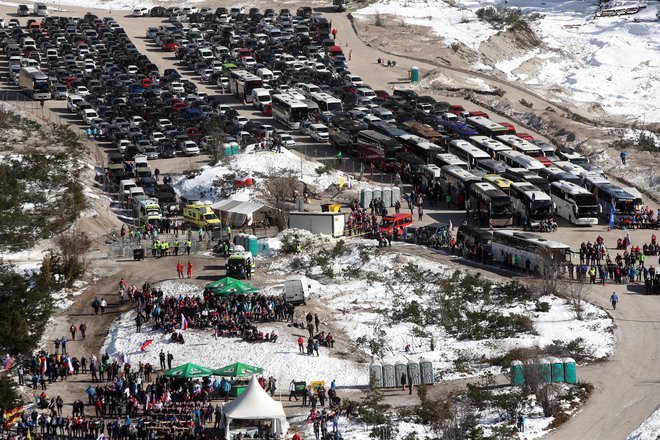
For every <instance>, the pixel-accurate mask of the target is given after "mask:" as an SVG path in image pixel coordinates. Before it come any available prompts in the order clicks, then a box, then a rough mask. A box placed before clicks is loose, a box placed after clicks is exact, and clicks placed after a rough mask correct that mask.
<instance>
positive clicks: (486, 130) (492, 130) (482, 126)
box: [466, 116, 509, 137]
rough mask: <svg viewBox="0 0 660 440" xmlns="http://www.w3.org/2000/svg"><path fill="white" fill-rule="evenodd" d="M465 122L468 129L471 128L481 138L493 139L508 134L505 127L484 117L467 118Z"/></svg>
mask: <svg viewBox="0 0 660 440" xmlns="http://www.w3.org/2000/svg"><path fill="white" fill-rule="evenodd" d="M466 121H467V123H468V125H469V126H470V127H473V128H474V129H475V130H477V131H478V132H479V134H481V135H483V136H488V137H495V136H499V135H503V134H506V133H508V132H509V129H508V128H507V127H504V126H503V125H500V124H498V123H497V122H493V121H491V120H490V119H488V118H486V117H484V116H468V117H467V118H466Z"/></svg>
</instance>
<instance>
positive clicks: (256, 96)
mask: <svg viewBox="0 0 660 440" xmlns="http://www.w3.org/2000/svg"><path fill="white" fill-rule="evenodd" d="M271 102H272V98H271V96H270V92H268V90H267V89H263V88H256V89H252V105H253V106H254V107H256V108H258V109H259V110H263V108H264V106H265V105H268V104H270V103H271Z"/></svg>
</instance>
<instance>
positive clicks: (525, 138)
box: [516, 133, 534, 141]
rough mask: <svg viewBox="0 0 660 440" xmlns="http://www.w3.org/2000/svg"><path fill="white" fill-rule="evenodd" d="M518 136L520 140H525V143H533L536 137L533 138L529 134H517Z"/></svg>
mask: <svg viewBox="0 0 660 440" xmlns="http://www.w3.org/2000/svg"><path fill="white" fill-rule="evenodd" d="M516 136H518V137H519V138H520V139H522V140H525V141H533V140H534V136H532V135H531V134H529V133H516Z"/></svg>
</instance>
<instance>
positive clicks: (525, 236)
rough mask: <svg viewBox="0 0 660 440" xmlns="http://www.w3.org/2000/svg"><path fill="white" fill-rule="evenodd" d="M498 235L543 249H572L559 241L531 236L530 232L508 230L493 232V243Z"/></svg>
mask: <svg viewBox="0 0 660 440" xmlns="http://www.w3.org/2000/svg"><path fill="white" fill-rule="evenodd" d="M498 235H503V236H506V237H514V238H518V239H520V240H523V241H526V242H529V243H535V244H538V245H540V246H543V247H547V248H551V249H570V248H571V247H570V246H569V245H567V244H564V243H560V242H558V241H551V240H547V239H545V238H542V237H539V236H537V235H534V234H530V233H529V232H520V231H512V230H507V229H500V230H496V231H493V241H495V240H496V239H497V236H498Z"/></svg>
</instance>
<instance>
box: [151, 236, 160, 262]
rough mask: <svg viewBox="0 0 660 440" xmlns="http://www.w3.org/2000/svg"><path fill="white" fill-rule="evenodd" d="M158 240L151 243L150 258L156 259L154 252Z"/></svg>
mask: <svg viewBox="0 0 660 440" xmlns="http://www.w3.org/2000/svg"><path fill="white" fill-rule="evenodd" d="M158 247H159V246H158V240H154V241H152V242H151V256H152V257H154V258H156V250H157V249H158Z"/></svg>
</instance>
